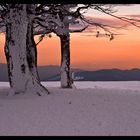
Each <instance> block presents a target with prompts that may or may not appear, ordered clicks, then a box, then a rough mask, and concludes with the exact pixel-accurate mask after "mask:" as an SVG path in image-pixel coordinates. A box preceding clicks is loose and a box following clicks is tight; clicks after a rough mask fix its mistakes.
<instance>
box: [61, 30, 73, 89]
mask: <svg viewBox="0 0 140 140" xmlns="http://www.w3.org/2000/svg"><path fill="white" fill-rule="evenodd" d="M59 37H60V40H61V87H62V88H72V84H73V79H72V74H71V68H70V34H69V33H67V34H64V35H61V36H59Z"/></svg>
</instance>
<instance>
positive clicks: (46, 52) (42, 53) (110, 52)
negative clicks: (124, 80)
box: [0, 4, 140, 70]
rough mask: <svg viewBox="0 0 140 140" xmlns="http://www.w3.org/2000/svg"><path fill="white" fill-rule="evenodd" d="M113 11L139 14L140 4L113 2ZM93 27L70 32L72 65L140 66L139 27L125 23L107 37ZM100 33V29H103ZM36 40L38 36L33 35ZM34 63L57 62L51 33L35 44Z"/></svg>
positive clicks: (104, 18) (0, 53)
mask: <svg viewBox="0 0 140 140" xmlns="http://www.w3.org/2000/svg"><path fill="white" fill-rule="evenodd" d="M115 9H118V12H117V13H116V14H117V15H132V16H135V17H139V16H140V4H135V5H130V6H117V7H115ZM87 16H89V17H93V18H97V19H98V20H99V21H102V22H105V23H108V24H111V25H122V24H126V23H124V22H120V20H116V19H114V18H112V17H109V16H105V15H104V14H100V13H99V12H93V10H89V11H88V12H87ZM95 33H96V30H87V31H85V32H83V33H72V34H71V43H70V44H71V65H72V68H80V69H86V70H97V69H110V68H119V69H131V68H140V29H138V28H136V27H132V26H130V27H128V28H127V30H117V33H120V34H121V35H117V36H115V39H114V40H112V41H109V38H107V37H99V38H96V37H95V36H94V35H95ZM103 33H104V32H103ZM4 38H5V36H4V35H3V34H1V35H0V63H6V60H5V56H4V50H3V48H4V43H5V42H4ZM35 39H36V41H38V37H35ZM38 65H60V41H59V38H58V37H57V36H56V35H54V34H53V37H52V38H45V39H44V40H43V41H42V42H41V43H40V44H39V45H38Z"/></svg>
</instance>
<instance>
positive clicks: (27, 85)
mask: <svg viewBox="0 0 140 140" xmlns="http://www.w3.org/2000/svg"><path fill="white" fill-rule="evenodd" d="M30 6H31V5H28V4H5V5H1V7H2V10H1V17H2V19H3V21H4V23H5V26H6V43H5V55H6V59H7V65H8V75H9V82H10V86H11V90H10V94H18V93H25V92H28V93H36V94H38V95H43V94H46V93H49V92H48V90H47V89H46V88H45V87H44V86H42V85H41V83H40V81H39V79H37V78H35V77H34V75H33V73H31V71H30V68H29V56H27V53H26V52H27V50H28V49H27V46H30V45H31V43H33V40H32V42H31V43H30V42H29V41H31V40H30V39H31V37H30V36H32V32H30V35H29V25H30V20H32V19H34V18H35V16H34V14H32V12H33V10H34V9H32V8H33V7H34V6H35V5H32V6H33V7H32V6H31V7H30ZM28 8H29V9H28ZM30 10H31V11H32V12H31V11H30ZM29 11H30V12H29ZM32 15H33V16H32ZM30 31H31V29H30ZM30 48H31V47H30ZM30 56H31V55H30Z"/></svg>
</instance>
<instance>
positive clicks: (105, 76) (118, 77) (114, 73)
mask: <svg viewBox="0 0 140 140" xmlns="http://www.w3.org/2000/svg"><path fill="white" fill-rule="evenodd" d="M38 71H39V76H40V79H41V81H59V80H60V67H59V66H57V65H47V66H39V67H38ZM72 72H74V73H73V77H74V80H75V81H140V69H139V68H132V69H130V70H129V69H126V70H121V69H118V68H112V69H101V70H94V71H91V70H83V69H78V68H72ZM0 81H8V74H7V65H6V64H0Z"/></svg>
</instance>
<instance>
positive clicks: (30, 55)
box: [26, 21, 40, 81]
mask: <svg viewBox="0 0 140 140" xmlns="http://www.w3.org/2000/svg"><path fill="white" fill-rule="evenodd" d="M26 41H27V61H28V64H29V69H30V71H31V73H32V74H33V76H34V77H35V78H36V79H37V80H39V81H40V78H39V74H38V70H37V48H36V44H35V41H34V36H33V26H32V22H31V21H30V22H29V23H28V28H27V40H26Z"/></svg>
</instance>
